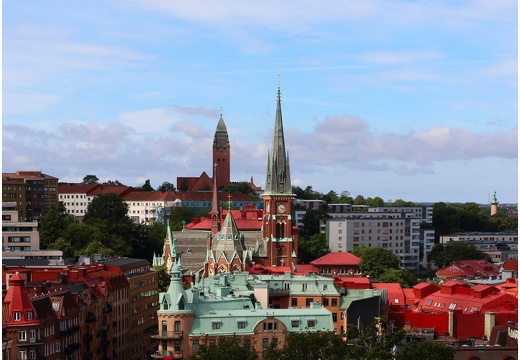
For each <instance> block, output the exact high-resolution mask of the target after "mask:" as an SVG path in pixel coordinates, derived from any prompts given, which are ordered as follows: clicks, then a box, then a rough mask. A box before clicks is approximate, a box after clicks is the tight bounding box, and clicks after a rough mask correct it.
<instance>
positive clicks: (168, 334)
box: [150, 330, 183, 340]
mask: <svg viewBox="0 0 520 360" xmlns="http://www.w3.org/2000/svg"><path fill="white" fill-rule="evenodd" d="M150 335H151V336H152V338H154V339H162V340H166V339H175V340H180V339H182V336H183V333H182V331H165V330H159V331H157V330H153V331H152V332H151V333H150Z"/></svg>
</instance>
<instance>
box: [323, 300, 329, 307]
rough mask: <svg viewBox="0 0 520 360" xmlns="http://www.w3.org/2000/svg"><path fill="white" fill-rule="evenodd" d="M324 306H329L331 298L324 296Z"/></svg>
mask: <svg viewBox="0 0 520 360" xmlns="http://www.w3.org/2000/svg"><path fill="white" fill-rule="evenodd" d="M323 306H325V307H327V306H329V299H327V298H323Z"/></svg>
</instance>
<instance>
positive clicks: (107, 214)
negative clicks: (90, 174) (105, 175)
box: [83, 192, 130, 222]
mask: <svg viewBox="0 0 520 360" xmlns="http://www.w3.org/2000/svg"><path fill="white" fill-rule="evenodd" d="M93 218H97V219H103V220H108V221H111V222H119V221H128V220H130V218H129V217H128V204H127V203H125V202H124V201H123V199H121V198H120V197H119V195H117V194H116V193H113V192H110V193H106V194H101V195H97V196H95V197H94V198H93V199H92V201H91V202H90V203H89V204H88V207H87V212H86V213H85V216H84V217H83V221H84V222H88V221H89V220H90V219H93Z"/></svg>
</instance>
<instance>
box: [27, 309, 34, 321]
mask: <svg viewBox="0 0 520 360" xmlns="http://www.w3.org/2000/svg"><path fill="white" fill-rule="evenodd" d="M32 315H33V313H32V311H27V312H26V313H25V320H32V318H33V317H32Z"/></svg>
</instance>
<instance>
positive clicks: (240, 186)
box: [220, 181, 258, 198]
mask: <svg viewBox="0 0 520 360" xmlns="http://www.w3.org/2000/svg"><path fill="white" fill-rule="evenodd" d="M220 191H222V192H228V193H234V192H239V193H242V194H246V195H249V196H252V197H254V198H257V197H258V195H257V194H256V193H255V191H254V190H253V188H252V187H251V185H250V184H249V183H248V182H247V181H241V182H237V183H232V184H228V185H226V186H223V187H222V188H221V190H220Z"/></svg>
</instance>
